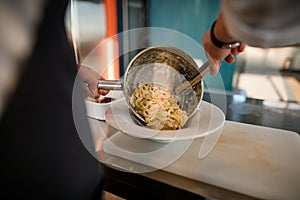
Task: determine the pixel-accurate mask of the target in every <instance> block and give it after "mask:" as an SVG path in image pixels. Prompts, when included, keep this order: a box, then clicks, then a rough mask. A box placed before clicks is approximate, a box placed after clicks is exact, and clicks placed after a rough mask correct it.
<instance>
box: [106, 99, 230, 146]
mask: <svg viewBox="0 0 300 200" xmlns="http://www.w3.org/2000/svg"><path fill="white" fill-rule="evenodd" d="M105 121H106V122H107V123H108V124H109V125H110V126H112V127H114V128H115V129H117V130H120V131H122V132H124V133H126V134H128V135H130V136H133V137H138V138H147V139H150V140H153V141H156V142H163V143H167V142H172V141H178V140H188V139H195V138H199V137H203V136H206V135H208V134H211V133H214V132H216V131H218V130H220V129H221V128H222V127H223V125H224V123H225V115H224V113H223V112H222V110H220V109H219V108H218V107H216V106H214V105H213V104H211V103H208V102H205V101H202V102H201V104H200V106H199V108H198V110H197V112H195V114H194V115H193V116H192V117H191V118H190V119H189V120H188V122H187V123H186V124H185V126H184V127H182V128H181V129H179V130H154V129H151V128H149V127H145V126H141V125H138V124H137V123H135V122H134V120H133V119H132V116H131V115H130V112H129V108H128V106H127V104H126V102H125V99H123V100H121V101H119V102H116V103H115V104H114V105H112V107H110V108H108V109H107V111H106V112H105Z"/></svg>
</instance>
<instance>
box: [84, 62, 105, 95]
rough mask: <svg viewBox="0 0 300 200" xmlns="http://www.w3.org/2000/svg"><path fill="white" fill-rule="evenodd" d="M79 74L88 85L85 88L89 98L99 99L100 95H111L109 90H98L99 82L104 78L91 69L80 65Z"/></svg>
mask: <svg viewBox="0 0 300 200" xmlns="http://www.w3.org/2000/svg"><path fill="white" fill-rule="evenodd" d="M79 74H80V77H81V79H82V80H83V81H84V83H85V84H86V85H85V86H84V88H85V92H86V94H87V96H88V97H91V98H94V99H98V98H99V97H100V95H107V94H108V93H109V91H108V90H103V89H98V80H100V79H103V78H102V77H101V76H100V75H99V74H98V73H97V72H95V71H94V70H92V69H91V68H89V67H86V66H83V65H80V66H79Z"/></svg>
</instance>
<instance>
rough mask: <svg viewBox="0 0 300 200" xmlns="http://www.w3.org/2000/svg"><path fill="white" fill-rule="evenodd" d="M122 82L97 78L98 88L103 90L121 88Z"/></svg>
mask: <svg viewBox="0 0 300 200" xmlns="http://www.w3.org/2000/svg"><path fill="white" fill-rule="evenodd" d="M123 85H124V84H123V82H122V81H121V80H99V81H98V89H104V90H123Z"/></svg>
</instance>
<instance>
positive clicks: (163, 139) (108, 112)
mask: <svg viewBox="0 0 300 200" xmlns="http://www.w3.org/2000/svg"><path fill="white" fill-rule="evenodd" d="M202 102H203V103H204V104H206V105H205V106H212V109H215V110H217V111H218V114H219V115H221V116H219V117H221V118H222V120H221V121H220V124H219V125H218V126H216V127H214V128H213V129H211V130H208V131H206V132H205V133H200V134H197V133H195V134H193V135H192V136H191V135H186V136H184V135H183V136H182V135H180V134H182V133H185V132H186V130H188V128H189V127H187V128H184V129H179V130H154V129H149V128H145V127H141V126H139V125H137V124H136V123H135V122H134V121H133V119H131V117H129V119H130V120H131V123H132V124H134V126H135V127H138V128H139V129H140V128H143V129H144V130H148V131H149V130H150V132H154V131H156V132H157V134H155V135H154V136H151V137H147V136H144V137H143V136H140V135H139V134H134V133H131V132H132V131H127V130H124V129H122V128H120V127H119V126H118V125H117V124H115V123H114V122H111V121H110V120H108V119H109V117H107V116H108V115H111V116H112V118H113V114H111V113H112V107H109V108H108V109H107V110H106V112H105V121H106V123H108V125H110V126H112V127H113V128H115V129H117V130H119V131H121V132H123V133H125V134H127V135H129V136H132V137H136V138H141V139H149V140H152V141H155V142H160V143H169V142H172V141H180V140H192V139H196V138H199V137H204V136H206V135H209V134H212V133H214V132H216V131H218V130H220V129H221V128H222V127H223V126H224V124H225V121H226V119H225V114H224V112H223V111H222V110H221V109H220V108H219V107H217V106H215V105H213V104H212V103H209V102H207V101H204V100H202V101H201V103H200V104H199V107H200V109H201V105H202ZM116 103H117V104H122V103H123V104H124V105H125V106H126V108H128V107H127V104H126V102H125V99H122V100H121V101H118V102H116ZM117 109H118V108H117ZM119 109H120V108H119ZM121 109H122V110H125V109H124V108H121ZM128 109H129V108H128ZM199 112H200V110H199V108H198V111H197V112H195V113H194V115H193V116H192V118H194V117H196V116H197V115H200V114H201V113H199ZM128 115H130V114H129V110H128ZM198 117H199V116H198ZM190 120H191V119H190ZM194 120H198V119H194ZM198 123H199V122H198ZM191 128H193V127H191ZM191 128H190V129H191ZM162 132H164V133H170V134H172V132H176V136H173V137H171V138H170V137H169V138H168V137H166V136H160V135H161V133H162Z"/></svg>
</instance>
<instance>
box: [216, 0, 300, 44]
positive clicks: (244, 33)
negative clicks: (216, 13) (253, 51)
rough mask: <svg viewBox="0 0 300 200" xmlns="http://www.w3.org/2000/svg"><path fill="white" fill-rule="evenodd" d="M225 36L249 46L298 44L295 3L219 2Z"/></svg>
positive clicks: (299, 5)
mask: <svg viewBox="0 0 300 200" xmlns="http://www.w3.org/2000/svg"><path fill="white" fill-rule="evenodd" d="M221 6H222V14H223V17H224V21H225V26H226V27H227V29H228V31H229V33H230V34H231V35H232V36H234V37H235V38H237V39H239V40H241V41H243V42H245V43H246V44H248V45H251V46H257V47H275V46H285V45H293V44H296V43H299V42H300V1H299V0H250V1H249V0H223V1H222V5H221Z"/></svg>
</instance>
